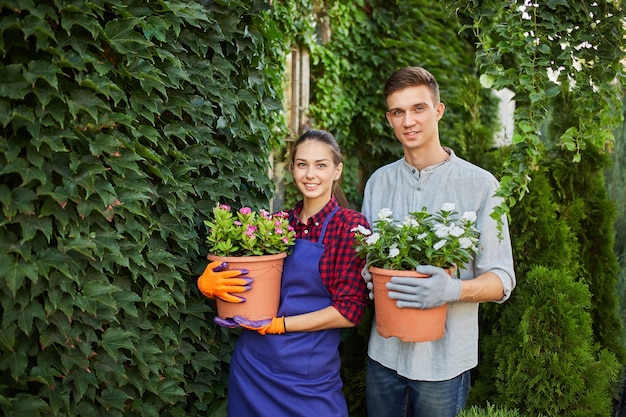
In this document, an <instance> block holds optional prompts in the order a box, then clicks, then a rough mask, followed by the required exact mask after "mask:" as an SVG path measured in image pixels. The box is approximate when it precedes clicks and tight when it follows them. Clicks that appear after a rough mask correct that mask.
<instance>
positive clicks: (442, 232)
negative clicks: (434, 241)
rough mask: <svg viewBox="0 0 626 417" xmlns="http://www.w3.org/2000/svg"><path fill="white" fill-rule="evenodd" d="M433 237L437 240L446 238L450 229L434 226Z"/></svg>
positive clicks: (441, 225) (440, 225)
mask: <svg viewBox="0 0 626 417" xmlns="http://www.w3.org/2000/svg"><path fill="white" fill-rule="evenodd" d="M435 226H436V228H435V236H437V237H438V238H446V237H448V236H449V235H450V228H449V227H446V226H444V225H443V224H439V225H435Z"/></svg>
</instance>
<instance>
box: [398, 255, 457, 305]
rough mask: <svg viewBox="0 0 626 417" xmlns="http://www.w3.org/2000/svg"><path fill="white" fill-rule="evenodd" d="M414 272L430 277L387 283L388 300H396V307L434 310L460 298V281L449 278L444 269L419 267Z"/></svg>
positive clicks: (430, 266)
mask: <svg viewBox="0 0 626 417" xmlns="http://www.w3.org/2000/svg"><path fill="white" fill-rule="evenodd" d="M415 270H416V271H417V272H419V273H422V274H427V275H430V277H428V278H411V277H391V281H390V282H388V283H387V289H388V290H389V298H391V299H393V300H398V301H397V302H396V305H397V306H398V307H400V308H405V307H408V308H420V309H425V308H434V307H439V306H440V305H443V304H445V303H451V302H454V301H459V298H461V280H459V279H456V278H451V277H450V275H448V273H447V272H446V271H445V270H444V269H442V268H438V267H436V266H432V265H420V266H418V267H417V268H415Z"/></svg>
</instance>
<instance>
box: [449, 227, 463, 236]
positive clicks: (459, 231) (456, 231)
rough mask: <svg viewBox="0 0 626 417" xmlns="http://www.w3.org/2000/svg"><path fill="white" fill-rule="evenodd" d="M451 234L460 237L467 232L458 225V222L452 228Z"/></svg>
mask: <svg viewBox="0 0 626 417" xmlns="http://www.w3.org/2000/svg"><path fill="white" fill-rule="evenodd" d="M449 231H450V235H452V236H454V237H459V236H462V235H463V233H465V230H463V228H462V227H459V226H457V225H456V224H455V225H454V226H452V227H451V228H450V229H449Z"/></svg>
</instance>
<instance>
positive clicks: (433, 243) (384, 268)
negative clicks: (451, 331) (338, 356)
mask: <svg viewBox="0 0 626 417" xmlns="http://www.w3.org/2000/svg"><path fill="white" fill-rule="evenodd" d="M475 223H476V213H475V212H473V211H471V212H465V213H463V215H462V216H458V213H457V212H456V210H455V205H454V204H452V203H445V204H443V205H442V206H441V208H440V210H439V211H438V212H436V213H429V212H428V211H427V210H426V208H422V210H420V211H416V212H412V213H409V214H408V216H407V217H406V218H405V219H404V221H398V220H394V219H393V213H392V211H391V210H390V209H387V208H384V209H381V210H380V212H379V213H378V219H377V220H375V221H374V222H373V227H372V230H369V229H366V228H364V227H358V228H356V229H355V230H354V232H355V249H356V252H357V254H358V255H359V256H360V257H362V258H366V259H367V267H368V268H369V270H370V272H371V273H372V279H373V283H374V303H375V311H376V329H377V331H378V333H379V334H380V335H381V336H383V337H390V336H396V337H399V338H400V339H401V340H403V341H411V342H421V341H427V340H436V339H438V338H441V337H442V336H443V333H444V329H445V320H446V314H447V305H443V306H440V307H436V308H433V309H427V310H417V309H400V308H398V307H397V306H396V303H395V301H394V300H391V299H390V298H389V297H388V296H387V289H386V287H385V284H386V283H387V282H389V280H390V279H391V277H392V276H412V277H427V275H423V274H419V273H418V272H417V271H415V268H416V267H417V266H419V265H433V266H438V267H441V268H444V269H446V270H447V271H448V272H449V274H450V275H451V279H454V278H452V275H453V273H454V271H455V270H456V271H457V277H458V276H459V275H458V272H459V268H464V265H465V264H466V263H467V262H469V261H470V260H471V259H473V257H474V254H475V253H476V251H477V245H478V236H479V233H478V230H476V228H475ZM425 323H428V324H427V325H425Z"/></svg>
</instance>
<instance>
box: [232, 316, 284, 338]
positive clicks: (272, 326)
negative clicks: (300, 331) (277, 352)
mask: <svg viewBox="0 0 626 417" xmlns="http://www.w3.org/2000/svg"><path fill="white" fill-rule="evenodd" d="M233 320H234V321H235V323H237V324H239V325H240V326H241V327H243V328H244V329H248V330H256V331H257V332H259V333H261V334H283V333H285V332H286V331H287V330H286V329H285V316H281V317H272V318H271V319H264V320H256V321H254V320H248V319H246V318H244V317H241V316H235V317H233Z"/></svg>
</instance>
